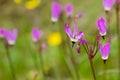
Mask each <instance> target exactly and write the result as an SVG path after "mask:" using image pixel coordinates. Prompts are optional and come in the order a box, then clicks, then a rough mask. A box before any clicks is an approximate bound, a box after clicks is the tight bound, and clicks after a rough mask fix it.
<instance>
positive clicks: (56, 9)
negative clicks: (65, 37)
mask: <svg viewBox="0 0 120 80" xmlns="http://www.w3.org/2000/svg"><path fill="white" fill-rule="evenodd" d="M62 12H65V14H66V15H67V17H68V18H72V15H73V6H72V4H71V3H68V4H67V5H66V6H65V8H64V7H62V5H60V4H59V3H58V1H54V2H53V3H52V5H51V16H52V17H51V20H52V22H57V21H58V19H59V17H60V15H61V14H62ZM82 16H83V14H82V13H78V14H77V15H76V16H75V18H80V17H82Z"/></svg>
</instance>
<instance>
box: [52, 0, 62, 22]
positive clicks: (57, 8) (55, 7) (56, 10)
mask: <svg viewBox="0 0 120 80" xmlns="http://www.w3.org/2000/svg"><path fill="white" fill-rule="evenodd" d="M51 11H52V17H51V20H52V21H53V22H57V21H58V18H59V16H60V14H61V12H62V7H61V5H60V4H59V3H58V2H57V1H54V2H53V3H52V5H51Z"/></svg>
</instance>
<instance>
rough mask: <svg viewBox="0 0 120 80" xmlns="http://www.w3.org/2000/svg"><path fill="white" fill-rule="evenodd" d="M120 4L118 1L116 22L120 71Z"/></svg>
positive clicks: (119, 77) (119, 66)
mask: <svg viewBox="0 0 120 80" xmlns="http://www.w3.org/2000/svg"><path fill="white" fill-rule="evenodd" d="M119 5H120V3H118V1H117V0H116V20H117V26H116V27H117V38H118V68H119V71H120V49H119V48H120V16H119V14H120V11H119V10H120V6H119ZM119 75H120V72H119V74H118V79H120V76H119Z"/></svg>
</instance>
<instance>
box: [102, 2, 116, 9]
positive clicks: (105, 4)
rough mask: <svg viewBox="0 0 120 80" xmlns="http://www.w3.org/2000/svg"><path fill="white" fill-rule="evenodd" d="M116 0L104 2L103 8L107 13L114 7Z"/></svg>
mask: <svg viewBox="0 0 120 80" xmlns="http://www.w3.org/2000/svg"><path fill="white" fill-rule="evenodd" d="M114 2H115V1H114V0H102V3H103V7H104V9H105V10H106V11H110V10H111V9H112V7H113V5H114Z"/></svg>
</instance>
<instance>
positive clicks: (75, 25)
mask: <svg viewBox="0 0 120 80" xmlns="http://www.w3.org/2000/svg"><path fill="white" fill-rule="evenodd" d="M77 34H78V28H77V24H76V20H74V31H73V36H77Z"/></svg>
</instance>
